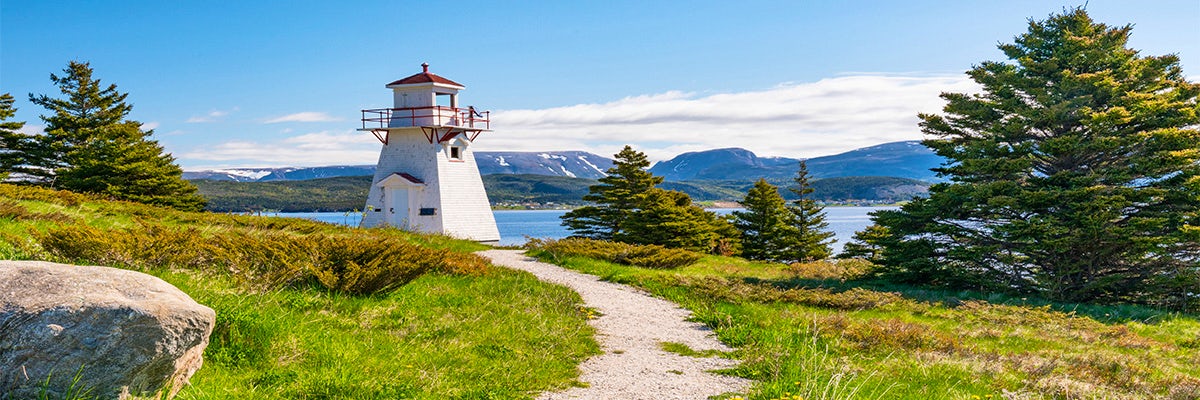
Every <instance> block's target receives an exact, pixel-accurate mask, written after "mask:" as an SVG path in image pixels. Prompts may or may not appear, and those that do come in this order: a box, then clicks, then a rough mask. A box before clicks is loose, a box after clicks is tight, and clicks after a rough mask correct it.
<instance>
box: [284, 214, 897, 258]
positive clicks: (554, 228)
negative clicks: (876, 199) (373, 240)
mask: <svg viewBox="0 0 1200 400" xmlns="http://www.w3.org/2000/svg"><path fill="white" fill-rule="evenodd" d="M894 209H896V207H826V208H825V216H826V217H825V220H826V221H828V222H829V230H831V231H833V234H834V238H835V239H837V242H835V243H834V244H833V246H832V247H833V253H834V254H837V253H840V252H841V251H842V246H843V245H845V243H846V242H848V241H850V239H851V238H852V237H854V233H855V232H857V231H860V230H862V229H863V228H866V227H867V226H868V225H870V224H871V216H870V215H868V214H869V213H870V212H872V211H876V210H894ZM737 210H738V209H733V208H719V209H713V210H710V211H713V212H716V213H717V214H722V215H723V214H728V213H731V212H734V211H737ZM565 213H567V210H496V211H493V214H494V215H495V216H496V227H497V228H499V229H500V244H501V245H521V244H524V243H525V241H526V240H527V239H528V238H541V239H561V238H564V237H567V236H568V235H570V233H571V232H570V231H568V230H567V228H566V227H564V226H562V220H561V219H560V218H559V217H561V216H562V215H563V214H565ZM263 215H267V216H275V217H289V218H304V219H311V220H316V221H321V222H327V223H331V224H339V225H350V226H358V223H359V221H361V220H362V214H360V213H353V212H303V213H264V214H263Z"/></svg>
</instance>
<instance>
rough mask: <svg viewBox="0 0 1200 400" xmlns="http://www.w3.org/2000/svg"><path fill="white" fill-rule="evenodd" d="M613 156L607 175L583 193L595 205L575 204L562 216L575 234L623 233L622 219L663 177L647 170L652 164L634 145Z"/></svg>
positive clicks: (606, 236)
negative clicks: (585, 193)
mask: <svg viewBox="0 0 1200 400" xmlns="http://www.w3.org/2000/svg"><path fill="white" fill-rule="evenodd" d="M614 158H615V159H614V160H613V166H612V168H609V169H608V171H607V173H608V176H605V177H603V178H600V183H599V184H597V185H592V186H591V187H589V188H588V194H587V195H585V196H583V199H584V200H586V201H590V202H593V203H595V205H594V206H585V207H580V208H576V209H574V210H571V211H570V212H568V213H566V214H564V215H563V216H562V220H563V225H564V226H566V227H567V229H569V230H571V232H572V236H575V237H584V238H589V239H596V240H613V238H614V237H616V236H618V235H620V234H621V233H622V231H623V223H624V222H625V221H627V220H628V218H629V216H630V215H631V214H632V213H633V212H634V211H636V210H637V209H638V208H639V207H640V205H641V202H642V200H643V197H644V196H645V193H646V192H647V191H649V190H650V189H653V188H654V187H655V186H656V185H658V184H659V183H662V180H663V178H662V177H658V176H654V175H653V174H651V173H650V172H649V171H647V170H646V168H649V167H650V161H649V160H647V159H646V155H645V154H643V153H642V152H639V151H636V150H634V149H633V147H630V146H625V148H624V149H622V150H621V151H620V152H619V153H617V154H615V155H614Z"/></svg>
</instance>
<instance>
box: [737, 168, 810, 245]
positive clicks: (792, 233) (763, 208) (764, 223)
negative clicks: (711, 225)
mask: <svg viewBox="0 0 1200 400" xmlns="http://www.w3.org/2000/svg"><path fill="white" fill-rule="evenodd" d="M741 203H742V207H743V208H745V211H734V212H733V213H732V215H733V225H734V226H736V227H737V228H738V231H740V232H741V239H742V257H745V258H747V259H751V260H769V261H784V260H785V259H787V258H788V249H789V247H791V246H792V245H793V244H794V243H796V242H798V241H799V239H798V236H799V232H797V231H796V228H795V227H794V226H792V220H793V218H792V212H791V210H789V209H788V207H787V202H785V201H784V200H783V196H780V195H779V188H778V187H776V186H775V185H772V184H770V183H767V181H766V180H765V179H759V180H758V181H757V182H755V183H754V187H752V188H750V190H749V191H747V192H746V196H745V197H744V198H743V199H742V202H741Z"/></svg>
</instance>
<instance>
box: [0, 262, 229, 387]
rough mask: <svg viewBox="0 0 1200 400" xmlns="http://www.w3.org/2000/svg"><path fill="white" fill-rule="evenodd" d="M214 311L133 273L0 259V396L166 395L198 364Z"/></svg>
mask: <svg viewBox="0 0 1200 400" xmlns="http://www.w3.org/2000/svg"><path fill="white" fill-rule="evenodd" d="M215 317H216V314H215V313H214V312H213V310H212V309H210V308H208V307H205V306H202V305H200V304H197V303H196V302H195V301H193V300H192V299H191V298H190V297H188V295H187V294H184V293H183V292H181V291H180V290H179V289H177V288H175V287H174V286H171V285H170V284H168V283H166V282H164V281H162V280H161V279H158V278H155V277H153V276H150V275H146V274H143V273H140V272H135V271H128V270H121V269H116V268H108V267H94V266H74V265H63V264H54V263H47V262H27V261H0V393H5V394H7V395H9V396H11V397H12V398H36V397H37V396H38V393H39V391H40V390H42V388H43V387H45V388H46V394H48V395H49V397H50V398H59V397H60V396H62V395H63V394H65V393H66V392H67V391H68V390H69V389H70V388H72V386H73V387H74V389H75V390H76V391H77V390H79V389H80V388H86V389H90V390H91V392H90V394H91V395H92V396H95V397H96V398H99V399H108V398H128V397H130V396H137V397H141V396H153V395H155V394H156V393H158V392H160V391H162V392H165V393H167V394H168V396H174V395H175V393H176V392H178V391H179V389H180V388H182V387H183V385H184V384H185V383H186V382H187V379H188V378H189V377H190V376H192V374H193V373H195V372H196V370H198V369H199V368H200V364H201V361H202V360H201V355H202V353H203V352H204V347H205V346H207V345H208V336H209V334H211V333H212V329H213V323H214V320H215ZM77 373H78V374H79V376H80V379H79V382H78V383H75V384H74V385H72V379H73V378H74V377H75V375H76V374H77ZM47 379H49V384H48V385H46V384H45V382H46V381H47ZM0 397H4V396H0Z"/></svg>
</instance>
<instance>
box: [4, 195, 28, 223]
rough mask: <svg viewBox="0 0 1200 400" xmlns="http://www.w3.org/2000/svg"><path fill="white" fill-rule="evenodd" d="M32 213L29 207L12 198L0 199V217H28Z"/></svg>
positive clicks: (19, 218) (18, 219)
mask: <svg viewBox="0 0 1200 400" xmlns="http://www.w3.org/2000/svg"><path fill="white" fill-rule="evenodd" d="M32 215H33V214H32V213H30V212H29V209H27V208H25V206H22V205H21V203H18V202H16V201H14V200H9V199H0V218H3V219H11V220H16V221H20V220H24V219H29V217H30V216H32Z"/></svg>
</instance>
